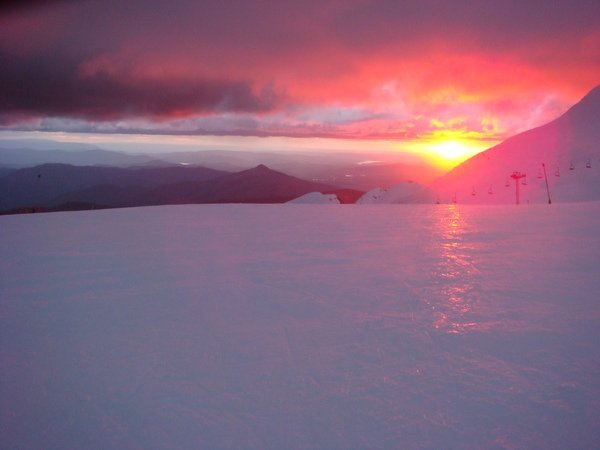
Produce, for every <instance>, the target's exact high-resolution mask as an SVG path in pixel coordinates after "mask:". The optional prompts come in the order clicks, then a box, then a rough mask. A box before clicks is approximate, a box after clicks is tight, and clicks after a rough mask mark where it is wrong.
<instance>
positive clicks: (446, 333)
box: [0, 203, 600, 449]
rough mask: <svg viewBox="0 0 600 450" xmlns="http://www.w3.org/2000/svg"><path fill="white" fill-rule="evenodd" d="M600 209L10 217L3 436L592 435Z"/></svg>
mask: <svg viewBox="0 0 600 450" xmlns="http://www.w3.org/2000/svg"><path fill="white" fill-rule="evenodd" d="M599 229H600V204H599V203H582V204H560V205H552V206H547V205H531V206H525V205H522V206H520V207H516V206H497V207H483V206H479V207H477V206H465V205H456V206H453V205H450V206H447V205H437V206H436V205H418V206H403V205H385V206H384V205H372V206H370V205H361V206H352V205H347V206H345V207H339V208H322V207H319V206H318V205H315V206H310V205H308V206H307V205H303V206H302V207H298V206H296V205H197V206H171V207H154V208H138V209H121V210H102V211H92V212H76V213H50V214H41V215H23V216H3V217H0V231H1V232H0V252H1V253H0V254H1V255H2V257H1V258H0V299H1V300H0V388H1V390H0V393H1V394H0V395H1V397H0V442H1V446H2V448H3V449H17V448H18V449H33V448H45V449H65V448H102V449H110V448H118V449H134V448H136V449H137V448H144V449H154V448H157V449H163V448H169V449H172V448H210V449H219V448H272V449H282V448H327V449H332V448H340V449H353V448H403V449H417V448H419V449H420V448H430V449H441V448H443V449H454V448H460V449H473V448H498V449H499V448H511V449H512V448H546V449H552V448H556V449H558V448H593V447H596V446H597V445H598V442H600V347H599V346H598V342H600V325H599V323H600V322H599V320H600V301H599V298H600V295H599V293H600V276H599V275H600V274H599V270H600V269H599V268H600V234H599V233H598V230H599Z"/></svg>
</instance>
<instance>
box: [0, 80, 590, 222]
mask: <svg viewBox="0 0 600 450" xmlns="http://www.w3.org/2000/svg"><path fill="white" fill-rule="evenodd" d="M53 146H57V148H54V147H53ZM369 157H370V159H368V158H369ZM379 157H381V158H379ZM385 158H386V157H385V156H384V155H368V154H354V153H347V154H339V153H336V154H325V153H324V154H301V153H290V154H285V153H283V152H280V153H277V152H241V151H236V152H233V151H198V152H184V153H163V154H156V155H153V156H148V155H134V154H127V153H120V152H114V151H109V150H103V149H100V148H97V147H95V146H92V145H85V144H74V143H71V144H63V143H56V142H52V141H38V140H14V141H9V140H0V212H8V211H10V212H15V211H19V210H24V209H27V210H58V209H89V208H96V207H98V208H100V207H123V206H141V205H160V204H182V203H227V202H236V203H239V202H246V203H248V202H253V203H275V202H286V201H289V200H292V199H294V198H296V197H299V196H302V195H305V194H307V193H310V192H320V193H322V194H330V193H335V194H336V195H337V197H338V199H339V200H340V202H341V203H354V202H356V201H357V200H358V199H359V198H360V197H361V195H363V194H364V191H369V192H368V193H367V194H366V196H365V197H363V198H362V199H361V200H360V201H359V203H415V202H423V203H428V202H433V201H437V202H439V203H450V202H457V203H478V204H497V203H511V202H515V199H516V183H517V182H518V183H519V184H518V186H519V195H520V201H521V202H522V203H527V202H531V203H540V202H547V201H548V193H549V194H550V198H551V199H552V201H553V202H561V201H563V202H564V201H589V200H600V86H598V87H596V88H595V89H593V90H592V91H591V92H590V93H589V94H588V95H586V96H585V97H584V98H583V99H582V100H581V101H580V102H579V103H577V104H576V105H574V106H573V107H572V108H571V109H569V110H568V111H567V112H566V113H565V114H563V115H562V116H561V117H559V118H558V119H556V120H554V121H552V122H550V123H548V124H546V125H544V126H541V127H538V128H535V129H533V130H529V131H526V132H524V133H520V134H518V135H516V136H513V137H511V138H509V139H507V140H505V141H504V142H502V143H501V144H499V145H496V146H495V147H492V148H490V149H488V150H486V151H484V152H482V153H479V154H478V155H475V156H474V157H472V158H470V159H469V160H467V161H465V162H464V163H462V164H460V165H459V166H457V167H456V168H454V169H453V170H452V171H450V172H449V173H447V174H446V175H443V176H441V177H439V175H440V173H439V171H438V170H437V169H435V168H432V167H430V166H426V165H419V164H403V163H399V162H397V161H394V159H393V158H391V159H387V160H386V159H385ZM257 161H262V162H266V161H268V162H269V165H273V166H274V167H275V168H276V169H277V170H273V167H271V168H268V167H266V166H265V165H264V164H263V163H259V164H256V162H257ZM200 163H205V164H206V166H208V167H204V166H202V165H200V166H199V165H198V164H200ZM251 164H253V165H254V167H251V168H249V167H248V166H249V165H251ZM240 168H242V169H240ZM544 169H545V171H544ZM513 173H519V174H521V175H526V176H522V177H520V178H519V179H518V180H515V179H514V178H512V177H511V175H512V174H513ZM519 176H520V175H519ZM373 188H376V189H373ZM377 188H381V189H377ZM309 198H317V196H313V197H309Z"/></svg>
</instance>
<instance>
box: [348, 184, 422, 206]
mask: <svg viewBox="0 0 600 450" xmlns="http://www.w3.org/2000/svg"><path fill="white" fill-rule="evenodd" d="M432 202H433V194H432V192H431V190H430V189H429V188H427V187H426V186H423V185H421V184H418V183H412V182H410V181H407V182H405V183H400V184H396V185H394V186H392V187H390V188H389V189H385V188H376V189H373V190H371V191H369V192H367V193H366V194H365V195H363V196H362V197H361V198H359V199H358V200H357V201H356V203H360V204H384V203H432Z"/></svg>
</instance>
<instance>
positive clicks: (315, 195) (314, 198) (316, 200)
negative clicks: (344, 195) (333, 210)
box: [287, 192, 340, 205]
mask: <svg viewBox="0 0 600 450" xmlns="http://www.w3.org/2000/svg"><path fill="white" fill-rule="evenodd" d="M287 203H298V204H309V205H323V204H326V205H339V204H340V201H339V200H338V198H337V196H336V195H335V194H321V193H320V192H309V193H308V194H304V195H301V196H300V197H297V198H295V199H293V200H290V201H289V202H287Z"/></svg>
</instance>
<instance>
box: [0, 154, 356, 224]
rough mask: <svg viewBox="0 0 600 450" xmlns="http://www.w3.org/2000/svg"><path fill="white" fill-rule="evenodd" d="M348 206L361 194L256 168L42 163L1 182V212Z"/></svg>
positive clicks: (261, 166) (13, 173)
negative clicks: (317, 196)
mask: <svg viewBox="0 0 600 450" xmlns="http://www.w3.org/2000/svg"><path fill="white" fill-rule="evenodd" d="M315 191H316V192H322V193H331V194H336V195H337V196H338V198H340V200H341V201H342V202H344V203H353V202H354V201H356V199H357V198H358V197H360V196H361V195H362V192H361V191H353V190H350V189H340V188H337V187H335V186H331V185H327V184H322V183H314V182H311V181H306V180H302V179H299V178H296V177H292V176H289V175H286V174H283V173H280V172H277V171H274V170H271V169H269V168H267V167H266V166H264V165H259V166H257V167H255V168H253V169H249V170H244V171H241V172H235V173H230V172H225V171H220V170H214V169H208V168H205V167H182V166H174V167H152V168H148V167H146V168H140V167H138V168H117V167H99V166H72V165H67V164H44V165H40V166H36V167H31V168H25V169H19V170H13V171H11V172H10V173H9V174H7V175H5V176H3V177H1V178H0V211H2V212H29V211H56V210H74V209H92V208H107V207H126V206H148V205H165V204H187V203H282V202H286V201H289V200H292V199H294V198H296V197H299V196H301V195H304V194H307V193H309V192H315Z"/></svg>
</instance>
